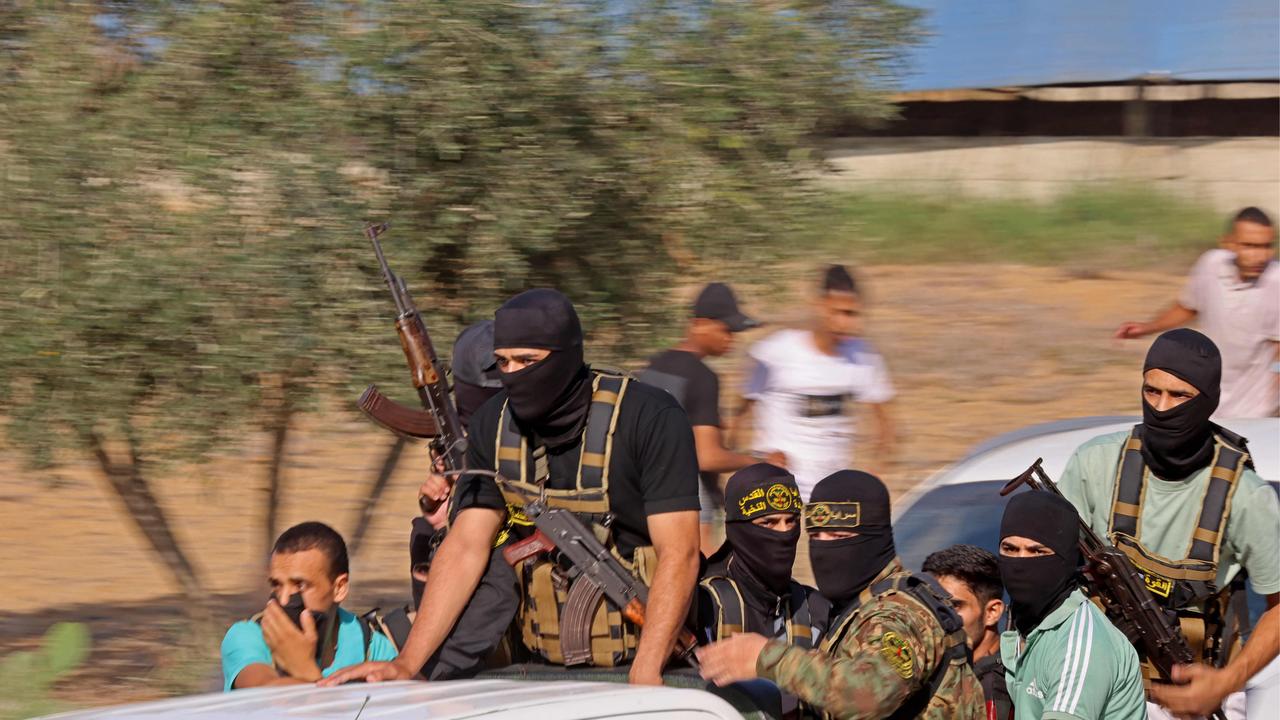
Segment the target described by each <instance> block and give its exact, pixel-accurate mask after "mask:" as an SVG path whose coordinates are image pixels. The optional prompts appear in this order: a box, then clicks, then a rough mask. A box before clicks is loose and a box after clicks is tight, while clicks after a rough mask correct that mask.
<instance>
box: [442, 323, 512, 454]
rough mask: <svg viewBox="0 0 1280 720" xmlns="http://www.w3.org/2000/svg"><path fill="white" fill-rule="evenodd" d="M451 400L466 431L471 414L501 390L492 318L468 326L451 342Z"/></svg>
mask: <svg viewBox="0 0 1280 720" xmlns="http://www.w3.org/2000/svg"><path fill="white" fill-rule="evenodd" d="M451 365H452V366H453V402H454V405H455V406H456V407H457V409H458V421H459V422H461V423H462V428H463V429H464V430H465V429H466V428H467V426H468V425H470V423H471V415H472V413H474V412H475V411H476V410H479V409H480V406H481V405H484V404H485V403H486V402H488V400H489V398H491V397H493V396H494V395H497V394H498V393H499V392H502V378H500V377H499V376H498V375H499V373H498V368H497V360H496V359H495V358H494V357H493V321H492V320H484V321H481V322H478V323H473V324H471V325H468V326H467V327H466V328H464V329H463V330H462V332H460V333H458V339H456V340H454V341H453V361H452V363H451Z"/></svg>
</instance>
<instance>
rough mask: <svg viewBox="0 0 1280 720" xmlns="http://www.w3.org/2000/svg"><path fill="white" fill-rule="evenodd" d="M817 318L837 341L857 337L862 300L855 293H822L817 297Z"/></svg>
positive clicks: (860, 323) (860, 319) (859, 327)
mask: <svg viewBox="0 0 1280 720" xmlns="http://www.w3.org/2000/svg"><path fill="white" fill-rule="evenodd" d="M818 320H819V324H820V325H821V327H822V329H823V331H825V332H827V333H829V334H830V335H832V336H834V337H835V338H836V340H837V341H838V342H842V341H844V340H848V339H850V338H854V337H857V336H859V335H861V334H862V301H861V300H860V299H859V298H858V296H857V295H856V294H855V293H850V292H837V291H832V292H827V293H824V294H823V295H822V297H821V298H819V299H818Z"/></svg>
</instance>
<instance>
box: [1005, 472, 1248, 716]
mask: <svg viewBox="0 0 1280 720" xmlns="http://www.w3.org/2000/svg"><path fill="white" fill-rule="evenodd" d="M1043 461H1044V459H1043V458H1037V459H1036V461H1035V462H1034V463H1032V464H1031V467H1029V468H1027V470H1026V472H1024V473H1022V474H1021V475H1019V476H1018V477H1016V478H1014V479H1012V480H1010V481H1009V482H1008V484H1006V485H1005V486H1004V487H1003V488H1002V489H1001V490H1000V494H1001V495H1008V494H1009V493H1011V492H1013V491H1014V490H1016V489H1018V487H1019V486H1021V485H1026V486H1028V487H1030V488H1031V489H1032V490H1039V491H1044V492H1051V493H1053V494H1055V495H1057V496H1058V497H1062V491H1060V490H1058V486H1057V484H1055V483H1054V482H1053V480H1050V479H1049V475H1048V474H1047V473H1046V472H1045V471H1044V468H1043V467H1041V463H1042V462H1043ZM1080 554H1081V556H1083V558H1084V578H1085V586H1086V587H1087V588H1088V589H1089V591H1090V592H1092V593H1093V594H1094V595H1096V596H1097V597H1098V598H1099V599H1100V600H1101V601H1102V605H1103V607H1104V608H1105V609H1106V612H1107V618H1108V619H1110V620H1111V623H1112V624H1113V625H1115V626H1116V628H1117V629H1118V630H1120V632H1122V633H1124V634H1125V637H1127V638H1129V642H1131V643H1133V645H1134V646H1135V647H1136V648H1138V650H1139V651H1140V652H1141V653H1142V655H1143V656H1144V657H1145V658H1146V659H1147V660H1148V661H1150V662H1151V665H1152V666H1154V667H1155V669H1156V672H1158V673H1160V678H1161V679H1162V680H1164V681H1165V682H1172V681H1173V668H1174V666H1175V665H1185V664H1190V663H1194V662H1195V656H1194V655H1193V654H1192V653H1191V646H1189V645H1187V639H1186V638H1185V637H1183V635H1182V630H1181V625H1180V624H1179V622H1178V617H1177V615H1175V614H1174V613H1172V612H1170V611H1168V610H1165V609H1164V608H1163V607H1161V606H1160V605H1159V603H1157V602H1156V600H1155V598H1154V597H1152V595H1151V592H1150V591H1149V590H1147V586H1146V582H1145V580H1144V576H1143V574H1142V571H1141V570H1138V568H1136V567H1134V565H1133V561H1131V560H1130V559H1129V557H1128V556H1127V555H1125V554H1124V553H1123V552H1121V551H1120V550H1119V549H1117V548H1116V547H1115V546H1114V545H1112V544H1111V543H1108V542H1107V541H1105V540H1103V539H1102V538H1101V537H1099V536H1098V534H1097V533H1095V532H1094V531H1093V528H1091V527H1089V524H1088V523H1087V522H1085V521H1084V518H1081V519H1080ZM1209 717H1210V718H1212V719H1213V720H1226V715H1224V714H1223V712H1222V708H1218V709H1217V710H1214V711H1213V713H1211V714H1210V716H1209Z"/></svg>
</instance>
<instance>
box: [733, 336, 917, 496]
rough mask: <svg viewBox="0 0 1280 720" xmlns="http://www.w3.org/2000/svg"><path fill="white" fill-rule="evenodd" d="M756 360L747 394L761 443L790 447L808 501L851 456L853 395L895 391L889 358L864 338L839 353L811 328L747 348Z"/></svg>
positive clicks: (867, 397)
mask: <svg viewBox="0 0 1280 720" xmlns="http://www.w3.org/2000/svg"><path fill="white" fill-rule="evenodd" d="M747 354H748V355H749V356H750V357H751V359H752V360H753V361H754V366H753V367H752V369H751V373H750V374H749V376H748V379H747V387H746V391H745V393H744V395H745V396H746V397H747V398H749V399H751V400H754V401H756V408H755V412H754V415H755V418H756V421H755V425H756V435H755V449H757V450H761V451H770V450H780V451H782V452H783V453H786V456H787V467H788V469H789V470H790V471H791V472H792V473H793V474H794V475H795V477H796V484H797V485H799V487H800V495H801V496H802V497H803V498H804V500H805V501H808V499H809V492H810V491H811V490H813V486H814V485H816V484H817V483H818V481H819V480H821V479H822V478H824V477H826V476H827V475H830V474H831V473H833V472H835V471H837V470H843V469H845V468H848V467H850V464H851V463H852V461H853V452H852V449H853V438H854V431H855V427H854V420H853V416H852V415H851V414H850V411H851V408H850V407H849V403H848V400H850V399H853V400H857V401H858V402H863V403H883V402H888V401H889V400H890V399H892V398H893V385H892V384H890V382H889V372H888V370H886V369H885V365H884V360H883V359H882V358H881V357H880V354H879V353H877V352H876V351H875V350H874V349H873V348H872V347H871V345H870V344H869V343H867V342H866V341H865V340H862V339H860V338H858V339H854V340H850V341H848V342H845V343H841V344H840V346H839V347H837V348H836V354H835V355H827V354H826V353H824V352H822V351H820V350H818V348H817V347H816V346H815V345H814V344H813V333H812V332H810V331H808V330H779V331H778V332H776V333H774V334H772V335H770V336H769V337H767V338H765V339H764V340H761V341H760V342H758V343H756V344H755V345H753V346H751V348H750V349H749V350H747Z"/></svg>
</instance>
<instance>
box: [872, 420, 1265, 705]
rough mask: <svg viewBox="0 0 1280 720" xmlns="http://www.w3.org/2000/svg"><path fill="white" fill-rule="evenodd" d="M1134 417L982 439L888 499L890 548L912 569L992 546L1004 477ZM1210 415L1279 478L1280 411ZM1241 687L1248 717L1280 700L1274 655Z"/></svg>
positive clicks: (1061, 456) (1056, 457)
mask: <svg viewBox="0 0 1280 720" xmlns="http://www.w3.org/2000/svg"><path fill="white" fill-rule="evenodd" d="M1139 422H1142V418H1138V417H1088V418H1076V419H1072V420H1061V421H1058V422H1052V423H1045V424H1043V425H1034V426H1031V427H1027V428H1023V429H1021V430H1018V431H1016V432H1012V433H1008V434H1006V435H1001V436H999V437H996V438H994V439H992V440H989V441H987V442H985V443H983V444H982V445H980V446H978V447H977V448H976V449H975V450H973V452H971V453H969V455H968V456H966V457H965V458H964V459H963V460H960V461H959V462H957V463H955V464H954V465H951V466H950V467H947V468H944V469H943V470H941V471H939V472H938V473H936V474H934V475H933V476H932V477H930V478H929V479H928V480H926V481H924V482H923V483H921V484H920V485H918V486H916V487H915V488H914V489H913V490H912V491H911V492H910V493H908V494H907V496H906V497H904V498H903V499H902V500H900V501H898V502H897V503H896V507H895V513H894V514H895V516H896V518H895V520H894V523H893V535H894V539H895V541H896V543H897V546H898V555H899V556H901V557H902V561H903V563H904V564H905V565H906V566H907V567H908V568H910V569H913V570H918V569H919V568H920V565H921V564H923V563H924V559H925V557H926V556H928V555H929V553H931V552H933V551H934V550H938V549H941V548H944V547H948V546H951V545H955V544H956V543H968V544H970V545H977V546H979V547H984V548H986V549H988V550H990V551H992V552H995V551H996V546H997V543H998V541H999V537H998V536H999V534H1000V517H1001V515H1002V514H1003V513H1004V504H1005V501H1006V498H1003V497H1000V488H1002V487H1003V486H1004V484H1005V483H1006V482H1008V480H1009V479H1010V478H1014V477H1017V476H1018V475H1019V474H1021V473H1022V472H1023V471H1024V470H1026V469H1027V467H1028V466H1030V465H1031V463H1033V462H1035V460H1036V458H1044V470H1045V472H1047V473H1048V474H1049V477H1050V478H1052V479H1054V480H1057V479H1058V478H1059V477H1061V476H1062V471H1063V469H1065V468H1066V465H1067V460H1068V459H1069V458H1070V457H1071V454H1072V453H1073V452H1075V450H1076V448H1078V447H1080V446H1081V445H1082V444H1084V443H1085V442H1086V441H1087V440H1090V439H1091V438H1094V437H1097V436H1099V435H1105V434H1107V433H1113V432H1120V431H1124V430H1129V429H1130V428H1132V427H1133V426H1134V425H1136V424H1137V423H1139ZM1215 422H1217V423H1218V424H1220V425H1222V426H1223V427H1226V428H1227V429H1229V430H1232V431H1233V432H1236V433H1239V434H1240V435H1243V436H1244V437H1245V438H1247V439H1248V440H1249V452H1250V454H1251V455H1252V456H1253V463H1254V466H1255V467H1256V468H1257V471H1258V475H1259V476H1260V477H1261V478H1262V479H1263V480H1266V481H1267V482H1268V483H1270V484H1271V487H1272V488H1273V489H1276V488H1277V480H1280V418H1256V419H1248V420H1215ZM1278 492H1280V490H1278ZM1264 609H1265V602H1264V601H1263V599H1262V597H1260V596H1259V595H1257V594H1256V593H1254V592H1253V591H1252V589H1250V591H1249V611H1250V615H1251V616H1252V620H1253V621H1254V622H1256V621H1257V619H1258V616H1259V615H1260V614H1261V613H1262V611H1263V610H1264ZM1247 694H1248V703H1249V714H1250V715H1251V716H1253V717H1269V716H1271V714H1272V713H1273V712H1274V709H1275V708H1276V707H1277V706H1280V658H1278V659H1277V660H1275V661H1274V662H1272V663H1271V664H1270V665H1268V666H1267V667H1266V668H1264V669H1263V670H1262V672H1260V673H1258V674H1257V675H1255V676H1254V677H1253V679H1252V680H1250V681H1249V684H1248V687H1247ZM1263 708H1266V710H1264V709H1263Z"/></svg>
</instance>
